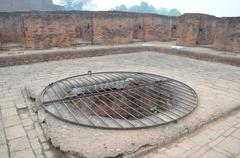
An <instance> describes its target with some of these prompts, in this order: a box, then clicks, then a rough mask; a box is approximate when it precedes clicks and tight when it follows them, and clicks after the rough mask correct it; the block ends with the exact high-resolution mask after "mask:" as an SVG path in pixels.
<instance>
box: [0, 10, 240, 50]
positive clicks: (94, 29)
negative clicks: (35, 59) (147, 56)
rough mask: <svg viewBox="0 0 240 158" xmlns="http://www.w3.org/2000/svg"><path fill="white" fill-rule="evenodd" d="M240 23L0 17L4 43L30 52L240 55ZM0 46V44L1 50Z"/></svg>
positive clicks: (78, 14)
mask: <svg viewBox="0 0 240 158" xmlns="http://www.w3.org/2000/svg"><path fill="white" fill-rule="evenodd" d="M239 25H240V18H217V17H215V16H210V15H205V14H184V15H182V16H181V17H168V16H160V15H154V14H139V13H127V12H83V11H70V12H64V11H55V12H17V13H0V39H1V40H0V43H14V42H22V43H23V45H24V46H25V47H26V48H34V49H43V48H49V47H70V46H74V45H78V44H81V43H82V42H83V43H84V42H88V43H92V44H126V43H132V42H136V41H170V40H173V39H175V38H176V42H177V44H178V45H184V46H197V45H213V46H214V48H217V49H220V50H229V51H235V52H240V48H239V47H240V42H239V41H240V40H239V30H240V29H239ZM0 46H1V44H0Z"/></svg>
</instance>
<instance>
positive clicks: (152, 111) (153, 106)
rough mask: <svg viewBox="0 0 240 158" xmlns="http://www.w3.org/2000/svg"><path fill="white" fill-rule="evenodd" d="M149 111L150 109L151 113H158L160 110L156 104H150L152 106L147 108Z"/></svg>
mask: <svg viewBox="0 0 240 158" xmlns="http://www.w3.org/2000/svg"><path fill="white" fill-rule="evenodd" d="M149 111H150V112H151V113H154V114H158V113H159V112H160V110H159V108H158V106H156V105H152V106H151V107H150V108H149Z"/></svg>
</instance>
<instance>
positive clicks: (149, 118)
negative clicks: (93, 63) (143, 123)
mask: <svg viewBox="0 0 240 158" xmlns="http://www.w3.org/2000/svg"><path fill="white" fill-rule="evenodd" d="M98 75H99V74H98ZM94 76H95V75H94ZM95 77H96V78H98V77H97V76H95ZM91 78H92V79H93V80H94V82H97V83H98V82H99V81H98V80H96V79H94V78H93V76H92V77H91ZM98 79H99V78H98ZM100 80H101V79H100ZM113 93H115V94H117V95H119V96H122V95H120V94H118V93H117V92H113ZM112 96H113V95H112ZM113 97H114V98H115V99H117V100H118V101H120V102H121V103H123V104H124V105H126V106H128V107H129V108H131V109H132V110H134V111H135V112H137V113H140V114H142V113H141V112H140V111H138V110H136V109H135V108H133V107H131V106H129V105H128V104H127V103H125V102H123V101H122V100H120V99H118V98H117V97H115V96H113ZM122 97H124V98H126V97H125V96H122ZM126 99H127V100H129V99H128V98H126ZM129 101H130V102H131V100H129ZM132 103H134V102H132ZM134 105H136V106H138V107H140V108H141V109H143V110H144V111H146V112H148V113H149V114H150V115H153V114H152V113H151V112H149V111H148V110H147V109H146V108H143V107H141V106H139V105H137V104H136V103H134ZM125 111H126V110H125ZM142 115H143V116H145V117H146V119H148V120H150V121H151V122H153V123H155V124H156V123H157V122H155V121H154V120H152V119H150V118H149V117H147V116H146V115H144V114H142ZM153 116H154V115H153ZM137 119H138V118H137ZM158 119H161V118H158ZM161 121H163V122H166V121H165V120H163V119H161Z"/></svg>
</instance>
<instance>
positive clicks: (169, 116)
mask: <svg viewBox="0 0 240 158" xmlns="http://www.w3.org/2000/svg"><path fill="white" fill-rule="evenodd" d="M106 76H108V74H107V75H105V76H104V77H106ZM122 93H124V94H126V95H129V93H125V92H122ZM135 94H136V93H135ZM136 95H138V96H140V95H139V94H136ZM130 96H131V97H133V98H134V99H136V100H138V101H139V102H141V103H142V104H144V105H146V106H148V107H149V108H151V106H150V105H148V104H146V103H145V102H143V101H141V100H140V99H138V98H136V97H134V96H133V95H130ZM140 97H141V96H140ZM154 104H155V105H157V106H158V104H157V103H154ZM171 113H172V112H171ZM159 114H162V115H165V116H167V117H168V118H170V119H173V120H174V119H176V118H174V117H172V116H171V115H169V114H168V113H165V112H161V111H159Z"/></svg>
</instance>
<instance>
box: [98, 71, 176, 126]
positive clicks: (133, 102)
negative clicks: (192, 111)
mask: <svg viewBox="0 0 240 158" xmlns="http://www.w3.org/2000/svg"><path fill="white" fill-rule="evenodd" d="M100 76H101V75H100ZM104 77H105V76H104ZM120 93H124V94H125V95H129V94H128V93H126V92H123V91H121V92H120ZM119 95H120V94H119ZM121 96H123V95H121ZM123 97H124V98H126V97H125V96H123ZM130 97H133V98H134V99H136V100H139V99H137V98H136V97H134V96H132V95H130ZM126 99H128V98H126ZM128 100H129V99H128ZM129 101H130V102H131V103H133V104H135V105H136V106H138V104H136V103H134V102H133V101H131V100H129ZM140 102H141V103H143V104H145V103H144V102H142V101H140ZM146 105H147V104H146ZM147 106H148V107H150V106H149V105H147ZM139 107H140V108H141V109H144V110H145V111H147V112H148V113H150V112H149V111H148V109H146V108H143V107H141V106H139ZM161 114H163V115H166V114H164V113H161ZM152 115H153V116H156V115H155V114H152ZM166 116H167V117H168V118H170V119H173V118H172V117H171V116H168V115H166ZM156 117H157V118H160V117H159V116H156ZM160 119H161V120H163V119H162V118H160ZM163 121H166V120H163Z"/></svg>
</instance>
